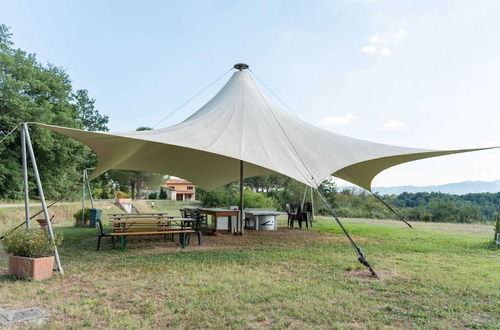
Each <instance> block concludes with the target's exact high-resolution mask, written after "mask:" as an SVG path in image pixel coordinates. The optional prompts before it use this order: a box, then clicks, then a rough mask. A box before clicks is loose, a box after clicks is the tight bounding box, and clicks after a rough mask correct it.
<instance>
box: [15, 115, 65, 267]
mask: <svg viewBox="0 0 500 330" xmlns="http://www.w3.org/2000/svg"><path fill="white" fill-rule="evenodd" d="M23 130H24V134H25V137H26V142H27V145H28V151H29V154H30V159H31V165H32V166H33V172H34V173H35V180H36V185H37V187H38V194H39V195H40V202H41V203H42V208H43V213H44V216H45V221H47V230H48V232H49V235H50V237H51V238H52V242H53V243H54V256H55V258H56V266H57V270H58V271H59V273H60V274H61V275H64V270H63V268H62V266H61V260H60V259H59V252H58V251H57V246H56V244H55V239H54V232H53V231H52V223H51V221H50V217H49V210H48V209H47V203H46V202H45V195H44V194H43V187H42V181H41V180H40V173H39V172H38V166H37V164H36V159H35V153H34V152H33V145H32V144H31V138H30V133H29V131H28V126H27V125H26V123H23Z"/></svg>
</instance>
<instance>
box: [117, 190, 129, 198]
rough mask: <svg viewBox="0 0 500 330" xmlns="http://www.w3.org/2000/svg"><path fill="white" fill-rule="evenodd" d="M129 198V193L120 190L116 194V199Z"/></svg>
mask: <svg viewBox="0 0 500 330" xmlns="http://www.w3.org/2000/svg"><path fill="white" fill-rule="evenodd" d="M130 196H131V195H130V193H126V192H123V191H120V190H118V191H117V192H116V198H130Z"/></svg>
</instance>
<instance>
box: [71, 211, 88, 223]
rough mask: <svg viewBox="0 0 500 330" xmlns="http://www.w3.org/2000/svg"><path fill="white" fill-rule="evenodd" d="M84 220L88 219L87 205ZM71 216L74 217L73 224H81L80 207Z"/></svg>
mask: <svg viewBox="0 0 500 330" xmlns="http://www.w3.org/2000/svg"><path fill="white" fill-rule="evenodd" d="M84 216H85V218H84V219H85V220H90V209H89V208H88V207H86V208H85V214H84ZM73 218H75V225H76V226H81V225H83V224H82V209H79V210H78V211H77V212H76V213H75V214H73Z"/></svg>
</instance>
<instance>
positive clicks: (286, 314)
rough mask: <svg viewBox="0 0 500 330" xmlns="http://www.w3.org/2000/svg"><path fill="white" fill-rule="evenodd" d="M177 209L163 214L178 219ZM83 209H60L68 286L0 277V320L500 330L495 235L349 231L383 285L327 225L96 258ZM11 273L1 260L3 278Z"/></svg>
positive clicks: (391, 227) (167, 206)
mask: <svg viewBox="0 0 500 330" xmlns="http://www.w3.org/2000/svg"><path fill="white" fill-rule="evenodd" d="M99 206H100V207H103V208H104V209H105V212H111V211H116V210H117V209H116V208H115V207H114V206H112V205H111V204H109V203H101V204H99ZM180 207H182V203H179V202H173V203H169V202H161V203H160V202H157V203H156V205H155V209H156V210H162V211H169V212H177V213H178V209H179V208H180ZM77 208H78V205H77V204H69V205H61V206H59V207H58V209H56V214H57V216H56V219H57V221H56V223H57V230H58V231H62V232H63V233H64V237H65V240H64V242H63V245H62V247H61V248H60V253H61V259H62V263H63V266H64V268H65V272H66V275H65V276H59V275H56V276H54V277H53V278H52V279H50V280H47V281H44V282H29V281H19V280H14V279H12V278H11V277H9V276H7V275H1V277H0V308H6V309H11V308H21V307H31V306H40V307H42V308H45V309H46V310H47V311H49V312H50V313H51V314H52V318H50V320H49V321H48V322H47V323H46V324H45V325H44V327H47V326H49V327H51V328H63V327H64V328H67V327H68V328H82V327H101V328H103V327H110V328H130V329H138V328H164V327H175V328H221V327H229V328H277V329H281V328H300V329H303V328H489V329H498V328H500V304H499V302H500V287H499V283H500V255H499V251H498V250H496V248H495V247H494V246H493V245H492V243H490V242H491V240H492V227H491V226H486V225H479V224H477V225H455V224H427V223H426V224H421V223H415V224H414V225H415V229H409V228H407V227H406V226H405V225H404V224H402V223H400V222H396V221H390V220H368V219H346V221H345V224H346V227H347V228H348V229H349V230H350V231H351V233H352V234H353V236H354V238H355V240H356V241H357V242H359V243H360V245H361V246H362V248H363V249H364V251H365V252H366V254H367V255H368V258H369V260H370V261H371V262H372V264H373V266H374V268H375V270H376V271H377V272H378V273H379V275H380V279H378V280H376V279H372V278H370V277H368V276H367V275H368V272H367V271H366V270H365V268H364V267H363V266H362V265H360V264H358V263H357V261H356V255H355V253H354V251H353V249H352V247H351V246H350V245H349V244H348V242H347V241H346V239H345V237H344V236H343V235H342V234H341V232H340V230H339V228H338V226H337V225H336V224H335V223H333V222H332V221H331V220H330V219H327V218H321V219H319V220H318V221H317V222H316V223H315V226H314V229H313V230H310V231H307V230H290V229H286V228H284V227H281V228H280V230H279V231H277V232H254V231H246V235H245V236H243V237H235V236H230V235H223V236H219V237H213V236H206V237H205V239H206V244H205V245H203V246H201V247H199V246H197V245H191V246H190V247H188V248H186V249H181V248H179V247H178V245H177V243H173V242H168V243H167V242H165V241H163V240H162V239H159V238H151V239H146V238H144V239H131V240H129V243H128V248H127V250H126V251H125V252H122V251H119V250H111V248H110V243H109V242H107V241H105V242H104V244H103V247H102V249H101V251H99V252H97V251H95V243H96V230H95V229H85V228H74V227H72V221H70V218H71V214H72V213H73V212H74V211H76V209H77ZM138 208H139V209H140V210H141V211H144V212H145V211H146V210H148V209H149V208H150V205H149V204H148V203H147V202H141V203H140V204H139V205H138ZM9 210H10V211H9ZM18 218H19V219H22V209H17V208H5V209H0V221H2V223H4V228H3V229H5V226H7V225H6V222H7V220H9V221H10V222H9V225H11V224H13V223H15V222H16V221H17V219H18ZM0 230H2V227H0ZM6 271H7V258H6V256H5V255H4V254H3V252H0V274H5V273H6Z"/></svg>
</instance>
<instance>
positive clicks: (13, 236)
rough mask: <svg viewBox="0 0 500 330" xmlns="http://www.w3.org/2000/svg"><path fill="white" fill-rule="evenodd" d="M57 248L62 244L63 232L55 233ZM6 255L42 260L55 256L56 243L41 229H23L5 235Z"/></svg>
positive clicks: (3, 242) (3, 241)
mask: <svg viewBox="0 0 500 330" xmlns="http://www.w3.org/2000/svg"><path fill="white" fill-rule="evenodd" d="M54 238H55V244H56V246H58V245H60V244H61V242H62V232H60V231H58V232H57V233H54ZM2 245H3V249H4V251H5V253H6V254H8V255H12V256H18V257H28V258H40V257H48V256H51V255H53V252H54V243H53V242H52V239H51V238H50V236H49V235H47V233H46V232H45V231H44V230H43V231H42V230H41V229H39V228H29V229H28V228H21V229H18V230H16V231H13V232H10V233H8V234H6V235H5V237H4V239H3V240H2Z"/></svg>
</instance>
